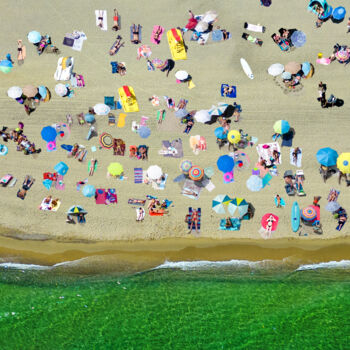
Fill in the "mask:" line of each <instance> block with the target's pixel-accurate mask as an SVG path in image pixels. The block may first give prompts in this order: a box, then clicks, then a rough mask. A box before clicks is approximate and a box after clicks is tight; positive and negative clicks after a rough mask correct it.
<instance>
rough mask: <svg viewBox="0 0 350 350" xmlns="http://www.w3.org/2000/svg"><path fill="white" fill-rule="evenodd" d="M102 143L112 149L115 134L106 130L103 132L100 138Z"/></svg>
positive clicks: (106, 147) (104, 146)
mask: <svg viewBox="0 0 350 350" xmlns="http://www.w3.org/2000/svg"><path fill="white" fill-rule="evenodd" d="M99 141H100V145H101V146H102V147H103V148H105V149H111V148H112V147H113V136H112V135H111V134H108V133H106V132H103V133H102V134H101V135H100V138H99Z"/></svg>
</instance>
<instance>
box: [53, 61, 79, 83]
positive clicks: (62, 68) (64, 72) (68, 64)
mask: <svg viewBox="0 0 350 350" xmlns="http://www.w3.org/2000/svg"><path fill="white" fill-rule="evenodd" d="M73 66H74V57H60V58H59V59H58V61H57V68H56V72H55V74H54V78H55V80H57V81H60V80H64V81H67V80H69V79H70V78H71V74H72V69H73Z"/></svg>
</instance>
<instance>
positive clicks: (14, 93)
mask: <svg viewBox="0 0 350 350" xmlns="http://www.w3.org/2000/svg"><path fill="white" fill-rule="evenodd" d="M7 96H8V97H11V98H19V97H21V96H22V89H21V88H20V87H19V86H12V87H10V88H9V89H8V90H7Z"/></svg>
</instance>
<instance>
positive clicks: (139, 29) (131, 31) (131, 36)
mask: <svg viewBox="0 0 350 350" xmlns="http://www.w3.org/2000/svg"><path fill="white" fill-rule="evenodd" d="M136 27H137V31H138V32H139V42H138V43H135V42H132V43H133V44H141V42H142V36H141V28H142V27H141V25H140V24H138V25H137V26H136ZM133 37H134V35H133V29H132V26H130V40H132V39H133Z"/></svg>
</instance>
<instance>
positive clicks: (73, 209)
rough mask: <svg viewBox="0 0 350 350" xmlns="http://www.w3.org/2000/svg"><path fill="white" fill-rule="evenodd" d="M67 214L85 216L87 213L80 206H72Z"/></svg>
mask: <svg viewBox="0 0 350 350" xmlns="http://www.w3.org/2000/svg"><path fill="white" fill-rule="evenodd" d="M67 214H87V211H86V210H85V209H84V208H83V207H82V206H81V205H73V206H71V207H70V208H69V209H68V211H67Z"/></svg>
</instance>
